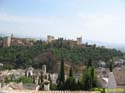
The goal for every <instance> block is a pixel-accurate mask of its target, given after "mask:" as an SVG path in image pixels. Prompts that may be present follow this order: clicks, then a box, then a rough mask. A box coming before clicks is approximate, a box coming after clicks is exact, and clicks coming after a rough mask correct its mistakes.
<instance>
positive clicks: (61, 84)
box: [57, 56, 65, 90]
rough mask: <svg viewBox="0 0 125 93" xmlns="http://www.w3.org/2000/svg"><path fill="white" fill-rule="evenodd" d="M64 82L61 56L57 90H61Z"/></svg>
mask: <svg viewBox="0 0 125 93" xmlns="http://www.w3.org/2000/svg"><path fill="white" fill-rule="evenodd" d="M64 82H65V71H64V59H63V56H62V59H61V67H60V73H59V76H58V80H57V84H58V88H59V89H60V90H62V86H63V85H64Z"/></svg>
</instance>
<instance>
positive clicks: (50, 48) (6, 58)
mask: <svg viewBox="0 0 125 93" xmlns="http://www.w3.org/2000/svg"><path fill="white" fill-rule="evenodd" d="M62 55H63V56H64V61H65V64H67V65H71V64H72V65H74V66H76V68H77V65H83V64H84V65H86V63H87V62H88V60H89V59H90V58H91V59H92V61H93V64H96V63H97V62H98V61H99V60H104V61H106V62H107V63H108V62H109V60H110V59H112V58H113V57H122V55H123V54H122V53H121V52H120V51H117V50H115V49H107V48H104V47H96V45H95V44H94V45H87V44H85V45H82V47H79V46H78V45H76V46H75V47H71V46H68V45H66V44H65V43H60V42H56V43H49V44H47V43H46V42H44V41H40V40H39V41H37V42H35V43H34V45H33V46H31V47H26V46H11V47H8V48H0V63H3V64H4V69H6V68H7V69H12V68H27V67H29V66H33V67H34V68H41V66H42V64H46V65H47V67H48V68H47V69H48V71H52V72H54V71H57V67H59V63H60V59H61V56H62ZM95 66H97V65H95ZM78 68H79V67H78Z"/></svg>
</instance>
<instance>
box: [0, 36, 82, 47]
mask: <svg viewBox="0 0 125 93" xmlns="http://www.w3.org/2000/svg"><path fill="white" fill-rule="evenodd" d="M59 40H62V42H63V43H65V44H67V45H69V46H71V47H73V46H75V45H82V37H78V38H76V40H69V39H68V40H66V39H65V40H64V39H63V38H58V39H55V37H54V36H51V35H48V36H47V40H46V41H45V42H46V43H47V44H48V43H56V42H58V41H59ZM36 41H37V40H34V39H32V38H18V37H15V36H14V35H13V34H12V35H11V36H7V37H4V38H3V39H2V40H0V46H2V47H4V48H5V47H10V46H32V45H33V43H34V42H36Z"/></svg>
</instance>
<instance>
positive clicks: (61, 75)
mask: <svg viewBox="0 0 125 93" xmlns="http://www.w3.org/2000/svg"><path fill="white" fill-rule="evenodd" d="M60 81H61V82H62V83H64V82H65V72H64V59H63V56H62V59H61V68H60Z"/></svg>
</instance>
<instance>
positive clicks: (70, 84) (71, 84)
mask: <svg viewBox="0 0 125 93" xmlns="http://www.w3.org/2000/svg"><path fill="white" fill-rule="evenodd" d="M76 85H77V84H76V81H75V78H73V72H72V67H70V70H69V77H68V79H67V80H66V82H65V84H64V90H76V89H77V86H76Z"/></svg>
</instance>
